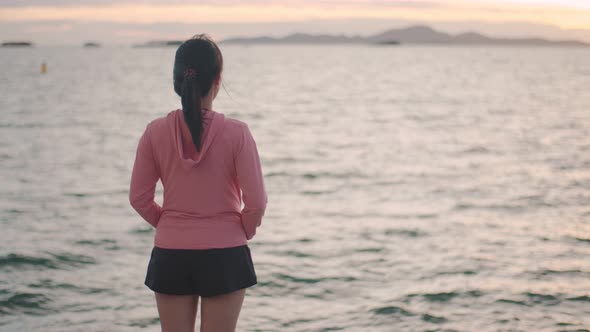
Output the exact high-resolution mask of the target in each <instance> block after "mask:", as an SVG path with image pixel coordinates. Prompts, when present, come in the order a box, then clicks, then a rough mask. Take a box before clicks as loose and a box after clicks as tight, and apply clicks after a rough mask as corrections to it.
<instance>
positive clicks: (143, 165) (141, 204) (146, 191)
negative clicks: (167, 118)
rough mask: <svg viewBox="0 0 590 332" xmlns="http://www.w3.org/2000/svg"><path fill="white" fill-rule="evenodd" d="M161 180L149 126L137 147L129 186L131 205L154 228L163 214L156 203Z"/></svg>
mask: <svg viewBox="0 0 590 332" xmlns="http://www.w3.org/2000/svg"><path fill="white" fill-rule="evenodd" d="M159 178H160V176H159V175H158V171H157V168H156V163H155V160H154V155H153V151H152V144H151V140H150V124H148V125H147V126H146V128H145V131H144V133H143V135H142V136H141V138H140V139H139V144H138V145H137V151H136V154H135V163H134V164H133V172H132V174H131V183H130V186H129V203H130V204H131V206H132V207H133V208H134V209H135V211H137V213H139V215H140V216H141V217H143V219H145V221H147V222H148V223H149V224H150V225H152V226H153V227H156V226H157V224H158V221H159V219H160V214H161V212H162V208H161V207H160V206H159V205H158V204H157V203H156V202H155V201H154V193H155V191H156V183H157V182H158V179H159Z"/></svg>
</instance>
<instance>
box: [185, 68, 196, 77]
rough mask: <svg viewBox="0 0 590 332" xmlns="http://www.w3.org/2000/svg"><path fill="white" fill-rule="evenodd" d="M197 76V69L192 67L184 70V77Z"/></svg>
mask: <svg viewBox="0 0 590 332" xmlns="http://www.w3.org/2000/svg"><path fill="white" fill-rule="evenodd" d="M195 76H197V71H196V70H195V69H193V68H187V69H185V70H184V78H193V77H195Z"/></svg>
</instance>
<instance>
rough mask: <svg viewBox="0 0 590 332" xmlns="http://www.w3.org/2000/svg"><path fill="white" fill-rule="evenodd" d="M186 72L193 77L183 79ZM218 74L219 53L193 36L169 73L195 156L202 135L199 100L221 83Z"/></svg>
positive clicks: (201, 37)
mask: <svg viewBox="0 0 590 332" xmlns="http://www.w3.org/2000/svg"><path fill="white" fill-rule="evenodd" d="M187 70H188V71H189V72H193V71H194V72H196V75H188V76H186V78H185V71H187ZM222 70H223V57H222V55H221V51H220V50H219V47H217V44H215V42H214V41H213V40H212V39H211V38H210V37H209V36H207V35H206V34H200V35H195V36H193V37H192V38H191V39H189V40H187V41H185V42H184V43H182V44H181V45H180V46H179V47H178V50H176V56H175V58H174V70H173V80H174V91H176V93H177V94H178V95H179V96H180V98H181V101H182V113H183V114H184V121H186V124H187V126H188V128H189V129H190V131H191V136H192V138H193V143H194V144H195V147H196V148H197V151H199V152H200V151H201V134H202V132H203V116H202V114H201V97H205V96H206V95H207V94H209V91H210V90H211V87H212V86H213V82H214V81H215V79H217V78H219V79H221V77H220V76H221V72H222Z"/></svg>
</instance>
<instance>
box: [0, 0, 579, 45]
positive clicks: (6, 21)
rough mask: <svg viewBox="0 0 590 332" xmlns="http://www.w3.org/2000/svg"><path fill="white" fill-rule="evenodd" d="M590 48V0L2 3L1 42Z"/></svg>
mask: <svg viewBox="0 0 590 332" xmlns="http://www.w3.org/2000/svg"><path fill="white" fill-rule="evenodd" d="M417 23H420V24H429V25H431V26H433V27H435V28H438V29H441V30H444V31H447V32H452V33H458V32H463V31H467V30H474V31H479V32H483V33H487V34H491V35H498V36H507V37H511V36H532V35H536V36H541V37H546V38H553V39H562V38H566V39H581V40H586V41H590V1H589V0H569V1H568V0H503V1H489V0H470V1H465V0H398V1H395V0H364V1H363V0H286V1H267V0H252V1H238V0H204V1H188V0H176V1H175V0H171V1H164V0H141V1H114V0H77V1H74V0H21V1H18V0H0V28H1V31H2V33H1V34H0V36H2V40H15V39H25V40H31V41H34V42H38V43H41V44H63V43H66V44H67V43H79V42H82V41H86V40H98V41H104V42H105V43H130V42H143V41H146V40H150V39H182V38H185V37H187V36H189V35H192V34H194V33H196V32H208V33H210V34H212V35H213V36H214V37H215V38H217V39H223V38H227V37H233V36H251V35H259V34H264V35H275V36H278V35H285V34H288V33H292V32H308V33H344V34H350V35H352V34H360V35H367V34H371V33H376V32H380V31H382V30H385V29H388V28H394V27H401V26H404V25H409V24H417Z"/></svg>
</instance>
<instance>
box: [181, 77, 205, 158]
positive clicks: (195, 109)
mask: <svg viewBox="0 0 590 332" xmlns="http://www.w3.org/2000/svg"><path fill="white" fill-rule="evenodd" d="M186 72H187V73H186V74H185V77H184V80H183V82H182V88H181V102H182V113H183V114H184V121H186V124H187V126H188V129H189V130H190V132H191V136H192V138H193V143H194V144H195V148H197V151H198V152H201V133H202V132H203V114H202V113H201V89H200V88H199V84H198V82H197V77H196V76H195V74H194V71H191V70H190V69H187V71H186Z"/></svg>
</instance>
